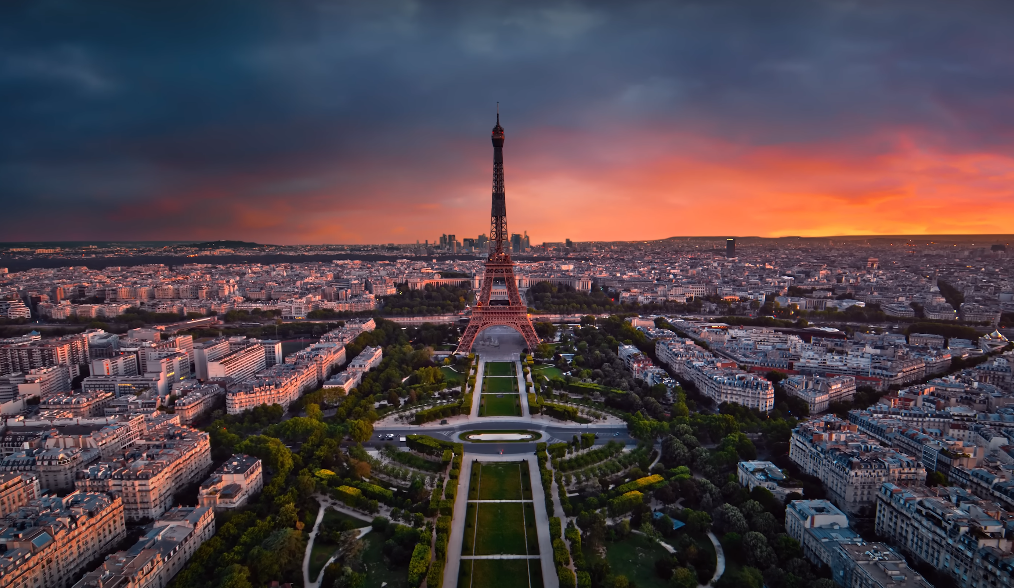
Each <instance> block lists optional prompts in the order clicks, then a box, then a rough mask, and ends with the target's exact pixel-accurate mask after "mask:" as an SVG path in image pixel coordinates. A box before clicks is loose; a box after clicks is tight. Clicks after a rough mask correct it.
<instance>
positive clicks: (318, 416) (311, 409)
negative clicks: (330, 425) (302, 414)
mask: <svg viewBox="0 0 1014 588" xmlns="http://www.w3.org/2000/svg"><path fill="white" fill-rule="evenodd" d="M306 416H307V418H311V419H313V420H315V421H322V420H324V411H322V410H321V409H320V405H319V404H307V405H306Z"/></svg>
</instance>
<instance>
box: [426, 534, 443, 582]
mask: <svg viewBox="0 0 1014 588" xmlns="http://www.w3.org/2000/svg"><path fill="white" fill-rule="evenodd" d="M438 539H439V538H438ZM443 582H444V559H443V558H438V559H437V560H436V561H434V562H433V565H431V566H430V571H429V572H428V573H427V574H426V585H427V586H429V587H430V588H440V585H441V584H443Z"/></svg>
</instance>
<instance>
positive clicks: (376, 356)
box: [343, 347, 384, 372]
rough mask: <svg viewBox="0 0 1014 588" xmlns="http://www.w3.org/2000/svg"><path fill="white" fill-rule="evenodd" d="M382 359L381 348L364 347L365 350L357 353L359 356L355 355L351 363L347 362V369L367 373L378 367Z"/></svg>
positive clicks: (382, 351)
mask: <svg viewBox="0 0 1014 588" xmlns="http://www.w3.org/2000/svg"><path fill="white" fill-rule="evenodd" d="M343 352H344V350H343ZM383 359H384V350H383V348H381V347H366V348H365V349H363V350H362V351H360V352H359V355H357V356H356V357H355V358H354V359H353V360H352V361H351V362H349V367H348V368H347V369H350V370H358V371H361V372H368V371H370V370H371V369H373V368H375V367H377V366H378V365H380V362H381V360H383Z"/></svg>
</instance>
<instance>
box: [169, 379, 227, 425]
mask: <svg viewBox="0 0 1014 588" xmlns="http://www.w3.org/2000/svg"><path fill="white" fill-rule="evenodd" d="M173 394H176V395H177V396H178V398H177V399H176V404H174V405H173V407H174V409H175V410H176V414H178V415H179V416H180V422H181V423H183V424H184V425H189V424H191V423H193V422H194V421H195V420H197V419H198V418H200V417H201V416H202V415H204V414H206V413H207V412H208V411H210V410H211V409H212V408H213V407H214V406H215V402H217V401H218V399H219V398H220V397H221V396H222V395H223V394H225V389H224V388H222V387H221V386H219V385H218V384H199V383H196V382H193V381H187V382H182V383H180V384H177V385H176V386H173Z"/></svg>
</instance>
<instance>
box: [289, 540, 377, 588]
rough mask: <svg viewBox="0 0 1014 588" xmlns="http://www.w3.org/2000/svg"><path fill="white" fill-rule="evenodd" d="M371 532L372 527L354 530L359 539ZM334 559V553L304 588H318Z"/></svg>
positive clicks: (336, 556) (335, 555)
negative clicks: (315, 577)
mask: <svg viewBox="0 0 1014 588" xmlns="http://www.w3.org/2000/svg"><path fill="white" fill-rule="evenodd" d="M372 530H373V527H360V528H358V529H356V531H358V532H359V535H358V537H359V539H362V538H363V537H364V536H366V534H367V533H369V532H370V531H372ZM336 559H338V553H337V552H335V554H334V555H332V556H331V557H329V558H328V559H327V561H326V562H324V567H322V568H320V572H318V573H317V579H316V580H314V581H313V582H310V583H308V584H306V585H305V586H304V588H319V586H320V582H321V580H323V579H324V570H326V569H327V566H329V565H331V564H332V563H334V560H336Z"/></svg>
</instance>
